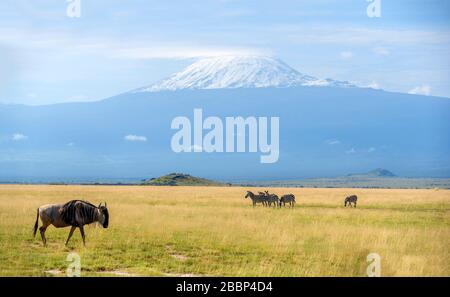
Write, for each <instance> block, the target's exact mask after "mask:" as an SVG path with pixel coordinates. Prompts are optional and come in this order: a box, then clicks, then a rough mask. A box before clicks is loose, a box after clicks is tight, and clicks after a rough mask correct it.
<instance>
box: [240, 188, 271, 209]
mask: <svg viewBox="0 0 450 297" xmlns="http://www.w3.org/2000/svg"><path fill="white" fill-rule="evenodd" d="M249 197H250V199H251V200H252V203H253V207H255V206H256V204H257V203H261V204H262V205H266V201H267V199H266V197H265V195H261V194H259V195H255V194H253V192H250V191H247V195H245V198H249Z"/></svg>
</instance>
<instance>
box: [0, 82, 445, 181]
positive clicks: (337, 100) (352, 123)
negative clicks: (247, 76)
mask: <svg viewBox="0 0 450 297" xmlns="http://www.w3.org/2000/svg"><path fill="white" fill-rule="evenodd" d="M194 108H202V109H203V114H204V118H206V117H208V116H216V117H220V118H221V119H225V117H228V116H231V117H237V116H241V117H244V118H245V117H249V116H255V117H260V116H264V117H272V116H277V117H279V118H280V158H279V161H278V162H277V163H273V164H261V163H260V156H261V153H175V152H173V151H172V149H171V145H170V144H171V139H172V136H173V135H174V133H175V132H176V130H173V129H171V122H172V120H173V119H174V118H175V117H178V116H185V117H188V118H189V119H191V121H192V119H193V109H194ZM449 118H450V100H449V99H448V98H437V97H429V96H418V95H409V94H397V93H389V92H384V91H380V90H372V89H362V88H332V87H326V88H325V87H324V88H315V87H290V88H235V89H215V90H179V91H173V92H140V93H133V94H130V93H128V94H123V95H120V96H117V97H113V98H110V99H107V100H103V101H99V102H92V103H69V104H57V105H47V106H19V105H6V106H0V177H3V180H5V178H7V177H23V176H35V177H42V176H46V177H51V176H57V177H111V178H116V177H117V178H126V177H130V178H131V177H139V178H141V177H145V176H160V175H163V174H165V173H167V172H190V173H191V174H193V175H195V176H208V177H211V178H213V179H220V180H224V179H227V180H233V179H234V180H238V179H240V180H250V179H279V180H281V179H293V178H302V177H320V176H342V175H344V174H347V173H348V172H364V171H365V170H366V168H377V167H381V168H389V169H391V170H393V171H394V172H396V173H398V174H399V175H401V176H421V177H424V176H429V177H448V176H450V170H449V168H450V159H449V158H448V156H449V155H450V135H449V134H448V131H449V130H450V121H448V119H449ZM18 133H20V134H22V135H24V136H25V137H26V138H22V139H16V140H14V137H13V136H14V134H18ZM127 135H136V136H142V137H131V138H130V137H128V138H127V137H126V136H127ZM143 137H145V138H143ZM330 139H333V141H329V140H330Z"/></svg>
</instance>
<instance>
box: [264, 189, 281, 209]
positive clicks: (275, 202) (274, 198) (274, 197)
mask: <svg viewBox="0 0 450 297" xmlns="http://www.w3.org/2000/svg"><path fill="white" fill-rule="evenodd" d="M264 192H265V194H266V197H267V202H268V203H269V207H271V206H272V204H273V206H274V207H277V206H278V203H279V202H280V198H278V196H277V195H276V194H269V191H264Z"/></svg>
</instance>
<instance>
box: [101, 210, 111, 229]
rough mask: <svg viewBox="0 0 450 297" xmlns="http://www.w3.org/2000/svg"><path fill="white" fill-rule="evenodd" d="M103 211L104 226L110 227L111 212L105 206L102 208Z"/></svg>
mask: <svg viewBox="0 0 450 297" xmlns="http://www.w3.org/2000/svg"><path fill="white" fill-rule="evenodd" d="M102 213H103V217H104V220H103V228H108V224H109V212H108V209H107V208H106V207H105V208H103V209H102Z"/></svg>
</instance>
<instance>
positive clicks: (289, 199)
mask: <svg viewBox="0 0 450 297" xmlns="http://www.w3.org/2000/svg"><path fill="white" fill-rule="evenodd" d="M286 203H289V206H290V207H294V206H295V196H294V195H293V194H287V195H283V196H281V198H280V203H279V205H280V207H281V205H283V206H284V207H286Z"/></svg>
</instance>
